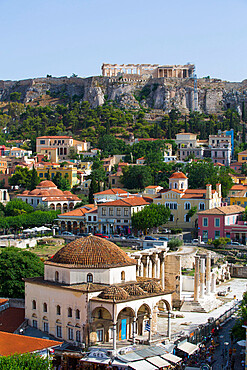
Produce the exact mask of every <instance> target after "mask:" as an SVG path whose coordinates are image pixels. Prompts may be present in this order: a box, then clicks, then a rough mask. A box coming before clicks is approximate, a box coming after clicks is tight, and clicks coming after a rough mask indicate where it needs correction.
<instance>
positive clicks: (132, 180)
mask: <svg viewBox="0 0 247 370" xmlns="http://www.w3.org/2000/svg"><path fill="white" fill-rule="evenodd" d="M121 182H122V183H123V185H124V187H125V188H127V189H144V188H145V187H146V186H148V185H150V184H152V174H151V173H150V169H149V168H148V166H128V167H124V168H123V176H122V177H121Z"/></svg>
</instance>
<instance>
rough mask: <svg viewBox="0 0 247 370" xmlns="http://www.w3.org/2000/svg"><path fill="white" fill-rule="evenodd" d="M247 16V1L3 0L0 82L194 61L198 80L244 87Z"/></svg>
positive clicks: (246, 57)
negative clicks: (211, 79) (103, 67)
mask: <svg viewBox="0 0 247 370" xmlns="http://www.w3.org/2000/svg"><path fill="white" fill-rule="evenodd" d="M246 14H247V1H246V0H235V1H233V0H231V1H230V0H206V1H201V0H197V1H196V0H176V1H171V0H169V1H167V0H153V1H147V0H140V1H139V0H125V1H119V0H42V1H41V0H35V1H30V0H24V1H20V0H0V34H1V51H0V80H7V79H12V80H13V79H16V80H17V79H24V78H30V77H41V76H46V75H47V74H51V75H53V76H70V75H71V74H72V73H76V74H78V75H79V76H81V77H87V76H92V75H100V74H101V69H100V67H101V64H102V63H103V62H105V63H119V64H121V63H157V64H186V63H188V62H191V63H195V64H196V69H197V75H198V77H203V76H208V75H210V76H212V77H217V78H221V79H225V80H229V81H242V80H243V79H245V78H247V70H246V69H247V68H246V65H247V64H246V59H247V47H246V44H247V32H246Z"/></svg>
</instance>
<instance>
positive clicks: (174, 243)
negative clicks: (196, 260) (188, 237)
mask: <svg viewBox="0 0 247 370" xmlns="http://www.w3.org/2000/svg"><path fill="white" fill-rule="evenodd" d="M182 245H183V241H182V240H180V239H178V238H172V239H170V240H169V242H168V245H167V246H168V248H169V249H170V250H171V251H176V250H177V249H178V248H179V247H181V246H182Z"/></svg>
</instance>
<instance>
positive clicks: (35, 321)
mask: <svg viewBox="0 0 247 370" xmlns="http://www.w3.org/2000/svg"><path fill="white" fill-rule="evenodd" d="M33 328H35V329H37V328H38V321H37V320H33Z"/></svg>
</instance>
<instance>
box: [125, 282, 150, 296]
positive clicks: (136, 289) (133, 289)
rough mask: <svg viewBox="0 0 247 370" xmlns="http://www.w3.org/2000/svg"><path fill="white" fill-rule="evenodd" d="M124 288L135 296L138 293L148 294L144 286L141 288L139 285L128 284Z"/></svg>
mask: <svg viewBox="0 0 247 370" xmlns="http://www.w3.org/2000/svg"><path fill="white" fill-rule="evenodd" d="M124 290H125V291H126V292H127V293H128V294H129V295H133V296H138V295H145V294H147V293H146V292H144V290H143V289H142V288H140V287H139V286H138V285H136V284H133V285H127V286H125V287H124Z"/></svg>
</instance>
